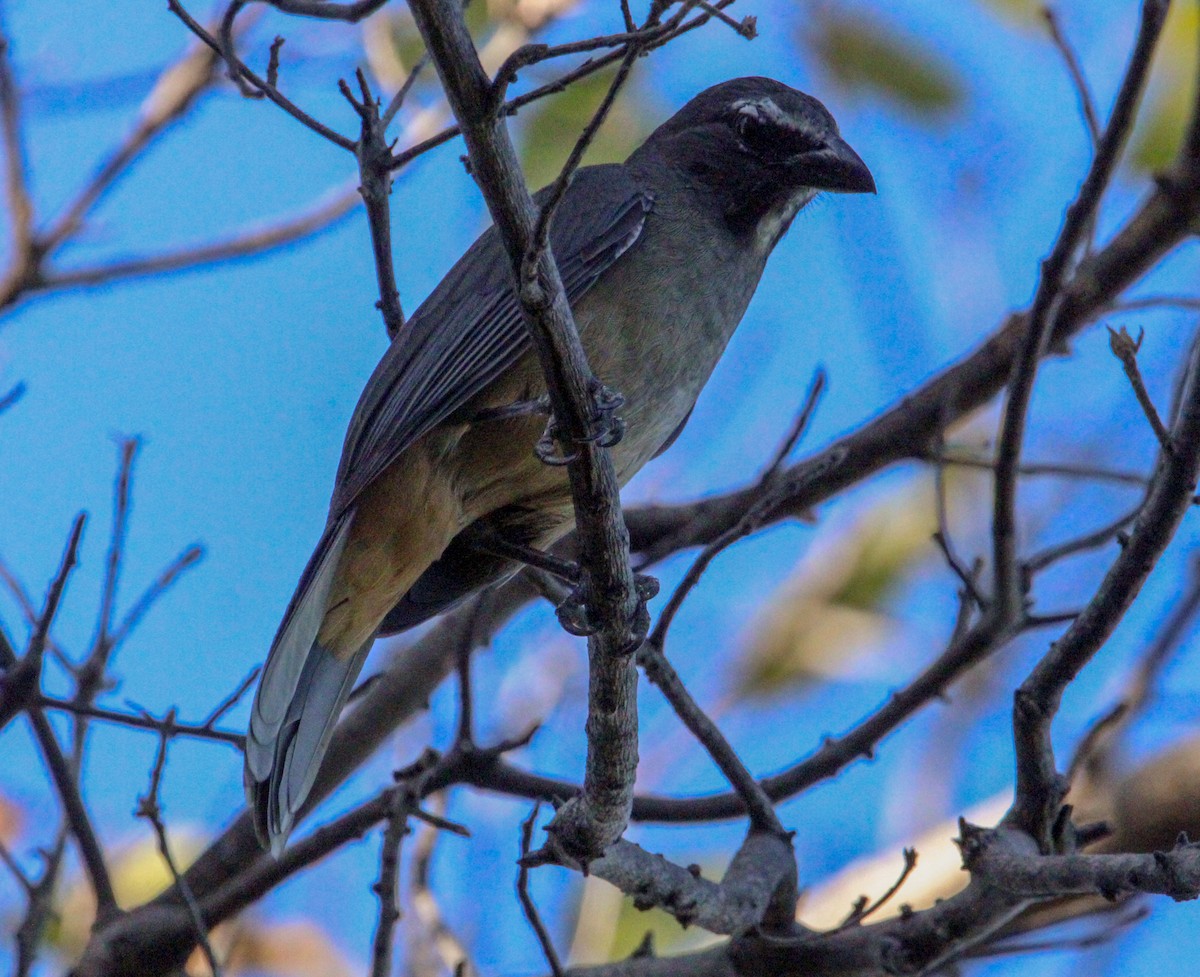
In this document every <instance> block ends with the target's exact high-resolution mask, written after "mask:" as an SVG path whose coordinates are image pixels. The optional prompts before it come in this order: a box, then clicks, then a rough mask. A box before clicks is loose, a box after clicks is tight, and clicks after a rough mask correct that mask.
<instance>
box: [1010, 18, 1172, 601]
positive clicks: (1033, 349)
mask: <svg viewBox="0 0 1200 977" xmlns="http://www.w3.org/2000/svg"><path fill="white" fill-rule="evenodd" d="M1167 5H1168V3H1167V0H1144V2H1143V4H1142V17H1141V22H1140V24H1139V27H1138V36H1137V39H1136V41H1135V42H1134V48H1133V53H1132V54H1131V56H1130V60H1129V66H1128V68H1127V69H1126V71H1125V76H1124V78H1123V79H1122V81H1121V88H1120V91H1119V92H1118V94H1117V99H1116V103H1115V104H1114V106H1113V111H1112V116H1111V117H1110V118H1109V121H1108V125H1107V127H1106V128H1105V130H1104V135H1103V136H1102V138H1101V139H1100V142H1099V144H1098V146H1097V148H1096V154H1095V156H1094V158H1093V159H1092V164H1091V167H1090V168H1089V170H1088V174H1087V177H1086V178H1085V179H1084V182H1083V186H1082V187H1081V188H1080V190H1079V194H1078V196H1076V198H1075V200H1074V201H1073V202H1072V203H1071V205H1070V207H1068V208H1067V215H1066V218H1065V220H1064V221H1063V227H1062V230H1061V232H1060V233H1059V236H1058V240H1057V241H1056V242H1055V244H1054V247H1053V248H1052V249H1051V251H1050V254H1049V256H1048V257H1047V258H1046V259H1045V260H1044V261H1043V262H1042V270H1041V278H1040V279H1039V281H1038V288H1037V292H1036V294H1035V295H1034V299H1033V305H1032V307H1031V308H1030V310H1029V315H1028V323H1027V326H1026V332H1025V336H1024V337H1023V340H1022V342H1021V346H1020V351H1019V353H1018V355H1017V358H1016V362H1015V363H1014V365H1013V372H1012V377H1011V379H1010V380H1009V384H1008V394H1007V399H1006V401H1005V405H1004V419H1003V423H1002V425H1001V429H1000V437H999V441H998V444H997V450H996V459H997V465H996V487H995V502H994V507H993V512H992V537H993V543H992V546H993V550H992V563H993V577H994V584H993V586H994V594H993V602H992V606H993V609H994V612H995V613H996V614H997V615H999V616H1000V617H1001V618H1011V617H1014V616H1016V615H1019V614H1021V613H1022V612H1023V610H1024V608H1023V606H1022V602H1023V599H1024V594H1023V592H1022V589H1021V573H1020V567H1019V566H1018V562H1017V526H1016V505H1017V501H1016V499H1017V481H1018V479H1017V471H1018V468H1019V465H1020V460H1021V448H1022V444H1023V442H1024V438H1025V424H1026V418H1027V414H1028V410H1029V402H1030V399H1031V398H1032V396H1033V386H1034V381H1035V379H1036V377H1037V367H1038V363H1039V361H1040V360H1041V358H1042V356H1043V355H1044V352H1045V350H1046V349H1047V348H1048V344H1049V342H1050V338H1051V336H1052V335H1053V332H1054V321H1055V318H1056V317H1057V315H1058V311H1059V309H1060V308H1061V307H1062V305H1063V304H1064V302H1065V301H1066V297H1067V293H1066V291H1065V287H1064V286H1065V285H1066V282H1067V277H1068V274H1069V271H1070V266H1071V263H1072V261H1073V260H1074V258H1075V254H1076V252H1077V251H1078V249H1079V247H1080V246H1081V245H1082V244H1083V242H1084V240H1085V237H1086V235H1087V233H1088V229H1089V228H1090V227H1091V225H1092V222H1093V219H1094V217H1095V214H1096V210H1097V208H1098V207H1099V206H1100V201H1101V199H1102V197H1103V196H1104V192H1105V190H1106V189H1107V188H1108V184H1109V181H1110V180H1111V179H1112V174H1113V171H1114V170H1115V168H1116V165H1117V160H1118V158H1119V156H1120V153H1121V150H1122V149H1123V148H1124V145H1125V141H1126V139H1127V138H1128V137H1129V133H1130V131H1131V130H1132V128H1133V121H1134V117H1135V114H1136V111H1137V105H1138V102H1139V101H1140V99H1141V95H1142V91H1143V88H1144V87H1145V82H1146V78H1147V77H1148V76H1149V73H1150V62H1151V59H1152V56H1153V54H1154V48H1155V45H1156V44H1157V42H1158V36H1159V33H1160V32H1161V30H1162V25H1163V22H1164V21H1165V20H1166V13H1167Z"/></svg>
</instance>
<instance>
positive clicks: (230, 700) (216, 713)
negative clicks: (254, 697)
mask: <svg viewBox="0 0 1200 977" xmlns="http://www.w3.org/2000/svg"><path fill="white" fill-rule="evenodd" d="M261 671H262V666H261V665H255V666H254V667H253V668H252V669H250V671H249V672H248V673H247V675H246V677H245V678H244V679H242V681H241V683H240V684H239V685H238V687H237V688H236V689H234V690H233V691H232V692H231V693H230V694H229V695H228V696H226V697H225V698H224V699H223V700H222V701H221V702H220V703H219V704H218V705H217V707H216V708H215V709H214V710H213V711H212V712H210V713H209V714H208V717H207V718H206V719H205V720H204V722H203V723H201V728H203V729H208V730H211V729H212V728H213V727H214V726H215V725H216V724H217V720H218V719H220V718H221V717H222V716H224V715H225V713H227V712H229V710H230V709H232V708H233V707H234V706H236V705H237V704H238V703H239V702H240V701H241V700H242V696H244V695H245V694H246V693H247V692H249V691H250V688H251V686H253V685H254V680H255V679H256V678H258V674H259V672H261Z"/></svg>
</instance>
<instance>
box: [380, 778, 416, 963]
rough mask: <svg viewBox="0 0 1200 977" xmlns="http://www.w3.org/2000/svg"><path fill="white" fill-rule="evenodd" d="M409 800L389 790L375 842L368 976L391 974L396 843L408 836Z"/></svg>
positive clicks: (397, 861) (397, 911)
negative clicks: (375, 901)
mask: <svg viewBox="0 0 1200 977" xmlns="http://www.w3.org/2000/svg"><path fill="white" fill-rule="evenodd" d="M408 808H409V798H408V794H407V792H405V791H401V790H396V791H393V793H392V797H391V809H390V810H389V811H388V817H387V822H386V826H385V827H384V829H383V838H382V840H381V841H380V843H379V878H378V880H377V881H376V882H375V884H374V885H373V886H372V887H371V889H372V891H373V892H374V893H375V894H376V895H377V896H378V897H379V921H378V922H377V923H376V924H375V936H374V938H373V939H372V941H371V977H389V975H390V974H391V973H392V937H393V934H394V933H395V930H396V921H397V920H399V919H400V902H399V898H398V897H397V894H396V891H397V882H398V879H399V875H400V844H401V842H402V841H403V840H404V836H405V835H406V834H408Z"/></svg>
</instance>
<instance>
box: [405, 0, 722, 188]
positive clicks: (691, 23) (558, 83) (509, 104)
mask: <svg viewBox="0 0 1200 977" xmlns="http://www.w3.org/2000/svg"><path fill="white" fill-rule="evenodd" d="M734 2H736V0H719V2H717V3H714V4H712V6H713V7H714V8H716V9H718V10H721V9H724V8H725V7H728V6H730V5H731V4H733V3H734ZM711 18H712V15H711V14H708V13H701V14H697V15H696V16H695V17H693V18H691V19H690V20H687V21H685V22H683V23H681V24H680V25H679V26H678V27H676V28H675V29H674V30H673V31H671V32H670V33H669V34H664V35H662V36H660V37H659V38H658V39H657V40H656V41H655V42H654V43H653V44H652V45H650V47H653V48H658V47H661V46H662V45H664V44H666V43H667V42H668V41H670V40H673V39H674V38H676V37H679V36H680V35H682V34H685V33H687V32H688V31H692V30H695V29H696V28H698V27H702V26H704V24H706V23H708V21H709V20H710V19H711ZM624 56H625V51H624V49H623V48H617V49H616V50H615V51H609V52H608V53H607V54H603V55H600V56H599V57H596V58H589V59H588V60H586V61H585V62H584V63H583V64H581V65H580V66H579V67H577V68H573V69H572V70H570V71H568V72H566V73H565V74H562V75H560V76H559V77H558V78H556V79H554V80H553V81H549V82H547V83H546V84H544V85H540V86H539V87H537V88H534V89H531V90H530V91H528V92H525V93H524V94H522V95H517V96H516V97H514V98H510V99H509V100H508V101H506V102H505V103H504V104H503V105H502V106H500V108H499V109H498V113H497V114H499V115H503V116H512V115H516V114H517V113H518V112H519V111H520V110H521V109H523V108H524V107H525V106H526V105H530V104H532V103H534V102H537V101H539V100H541V99H543V98H545V97H546V96H547V95H555V94H558V93H560V92H562V91H564V90H565V89H566V88H567V87H568V86H569V85H572V84H574V83H575V82H577V81H581V80H582V79H584V78H587V77H589V76H591V75H594V74H595V73H596V72H598V71H603V70H604V69H605V68H607V67H608V66H609V65H611V64H615V63H616V62H618V61H620V60H622V58H624ZM461 135H462V127H461V126H460V125H458V124H457V123H456V124H454V125H451V126H447V127H446V128H445V129H443V130H442V131H441V132H439V133H436V134H435V135H433V136H430V137H429V138H428V139H424V140H422V141H421V142H419V143H416V144H415V145H413V146H410V147H408V148H407V149H405V150H403V151H401V152H399V153H396V154H395V155H394V156H393V157H392V169H393V170H398V169H400V168H401V167H404V166H407V165H408V164H409V163H411V162H412V161H413V160H414V159H416V158H417V157H418V156H422V155H424V154H425V153H427V152H429V151H430V150H431V149H436V148H437V147H438V146H441V145H442V144H443V143H447V142H449V141H450V140H451V139H453V138H454V137H455V136H461Z"/></svg>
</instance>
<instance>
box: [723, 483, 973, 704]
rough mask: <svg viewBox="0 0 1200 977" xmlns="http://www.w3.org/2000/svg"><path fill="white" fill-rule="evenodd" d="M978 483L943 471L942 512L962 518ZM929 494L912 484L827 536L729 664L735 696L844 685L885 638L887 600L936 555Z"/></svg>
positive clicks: (930, 486) (889, 624) (933, 499)
mask: <svg viewBox="0 0 1200 977" xmlns="http://www.w3.org/2000/svg"><path fill="white" fill-rule="evenodd" d="M982 477H983V476H981V475H980V474H979V473H977V472H973V471H968V470H966V469H961V468H960V469H954V468H948V469H947V470H946V477H945V489H946V508H947V512H948V518H949V519H950V521H951V523H952V524H955V523H957V522H958V521H959V520H960V519H961V518H965V516H966V513H967V510H968V505H967V503H968V502H969V498H970V496H971V495H972V494H974V493H975V491H976V488H977V486H978V485H979V483H980V479H981V478H982ZM937 528H938V524H937V495H936V492H935V486H934V480H933V478H932V476H928V475H926V476H922V477H921V478H920V479H918V480H914V481H911V482H909V483H907V484H905V485H903V486H901V487H900V488H899V489H898V490H895V491H893V492H891V493H889V494H888V495H885V496H883V497H882V498H879V499H877V500H875V501H873V502H872V503H871V504H870V505H869V506H867V507H866V508H865V509H863V510H862V511H860V512H859V513H858V514H857V515H856V516H854V517H853V518H852V519H851V521H850V523H849V525H842V526H840V527H833V528H828V529H827V530H826V531H825V532H823V533H822V535H821V536H820V537H819V538H818V539H817V541H816V542H815V543H814V544H813V546H812V547H811V548H810V549H809V551H808V553H806V554H805V556H804V558H803V559H802V560H801V562H800V564H799V566H797V568H796V569H795V571H793V573H792V575H791V576H790V578H789V579H788V580H786V581H785V582H784V583H783V585H782V586H781V587H780V588H779V589H778V590H777V591H776V592H775V593H774V594H773V595H772V596H771V597H769V598H768V599H767V601H766V603H765V605H764V608H763V610H762V611H761V612H760V614H759V616H758V619H757V620H756V621H755V622H754V623H752V624H751V628H750V633H751V635H752V637H751V639H750V641H749V643H748V644H747V646H746V647H745V648H744V649H743V650H742V651H741V653H740V654H739V655H738V656H737V658H736V659H735V661H734V662H733V666H732V667H733V673H734V675H735V676H736V679H735V680H734V685H735V687H736V694H737V695H738V696H756V695H770V694H775V693H778V692H782V691H785V690H787V689H788V688H790V687H792V686H796V685H804V684H806V683H808V682H810V681H812V680H814V679H826V678H832V677H845V676H846V675H848V674H850V673H851V671H852V670H854V669H856V668H859V667H861V664H862V659H863V658H864V656H865V655H866V654H867V653H869V652H871V651H873V650H875V649H876V648H877V647H878V646H879V645H880V644H881V643H882V641H883V640H884V639H886V638H890V637H893V636H894V634H895V631H896V627H897V624H896V621H895V620H894V619H893V618H892V616H891V615H890V614H889V613H888V612H887V609H886V608H887V603H888V601H889V599H890V598H891V597H892V596H893V595H894V594H895V593H896V592H897V591H898V590H899V589H900V588H901V587H902V586H903V585H904V583H905V582H906V581H907V580H908V579H909V578H910V577H911V575H912V574H913V572H914V571H915V570H917V569H918V568H919V567H920V566H921V565H922V564H924V562H925V561H926V560H928V559H929V558H930V557H931V556H934V555H935V554H936V553H937V549H936V547H935V545H934V542H933V535H934V533H935V532H936V531H937Z"/></svg>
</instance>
